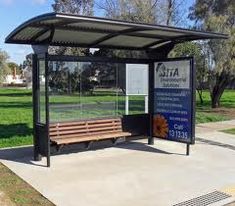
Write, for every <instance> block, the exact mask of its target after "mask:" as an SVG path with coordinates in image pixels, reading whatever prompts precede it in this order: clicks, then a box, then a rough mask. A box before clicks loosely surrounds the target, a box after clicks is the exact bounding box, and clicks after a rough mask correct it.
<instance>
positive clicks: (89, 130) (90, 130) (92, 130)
mask: <svg viewBox="0 0 235 206" xmlns="http://www.w3.org/2000/svg"><path fill="white" fill-rule="evenodd" d="M121 129H122V127H121V126H118V127H113V126H110V127H96V128H92V129H91V128H87V129H80V130H66V131H59V132H51V133H50V135H51V136H54V135H58V136H60V135H61V136H62V135H63V134H73V133H91V132H96V131H107V132H108V131H117V130H118V131H119V130H120V131H122V130H121Z"/></svg>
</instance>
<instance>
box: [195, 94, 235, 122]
mask: <svg viewBox="0 0 235 206" xmlns="http://www.w3.org/2000/svg"><path fill="white" fill-rule="evenodd" d="M196 99H197V102H196V123H206V122H217V121H224V120H229V119H231V117H232V115H231V116H228V115H227V116H226V115H224V114H222V113H216V112H215V110H213V109H211V101H210V93H209V91H204V92H203V100H204V103H203V105H201V104H200V101H199V97H198V94H197V98H196ZM221 106H222V107H223V108H225V109H230V110H235V90H226V91H225V92H224V94H223V95H222V97H221Z"/></svg>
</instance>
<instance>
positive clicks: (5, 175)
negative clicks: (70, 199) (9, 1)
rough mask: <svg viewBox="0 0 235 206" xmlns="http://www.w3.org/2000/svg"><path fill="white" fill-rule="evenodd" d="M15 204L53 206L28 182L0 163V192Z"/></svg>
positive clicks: (20, 205) (21, 205)
mask: <svg viewBox="0 0 235 206" xmlns="http://www.w3.org/2000/svg"><path fill="white" fill-rule="evenodd" d="M1 191H2V192H4V194H5V195H6V197H7V198H8V199H10V201H11V202H12V203H13V204H14V205H16V206H54V204H52V203H51V202H50V201H48V200H47V199H46V198H45V197H43V196H42V195H41V194H40V193H38V192H37V191H36V190H35V189H34V188H32V187H31V186H30V185H29V184H27V183H26V182H24V181H23V180H22V179H21V178H19V177H18V176H17V175H15V174H14V173H13V172H12V171H10V170H9V169H8V168H7V167H5V166H4V165H3V164H1V163H0V192H1Z"/></svg>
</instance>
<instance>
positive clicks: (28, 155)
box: [0, 146, 44, 167]
mask: <svg viewBox="0 0 235 206" xmlns="http://www.w3.org/2000/svg"><path fill="white" fill-rule="evenodd" d="M0 160H8V161H12V162H19V163H23V164H28V165H34V166H40V167H44V165H42V164H40V163H38V164H36V163H34V162H33V146H25V147H17V148H9V149H0Z"/></svg>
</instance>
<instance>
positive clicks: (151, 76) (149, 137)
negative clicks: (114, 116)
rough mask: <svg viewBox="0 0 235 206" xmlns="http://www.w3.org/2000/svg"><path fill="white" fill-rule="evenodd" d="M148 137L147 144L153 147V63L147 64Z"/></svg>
mask: <svg viewBox="0 0 235 206" xmlns="http://www.w3.org/2000/svg"><path fill="white" fill-rule="evenodd" d="M148 104H149V136H148V144H149V145H154V137H153V128H152V127H153V114H154V62H152V63H150V64H149V102H148Z"/></svg>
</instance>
